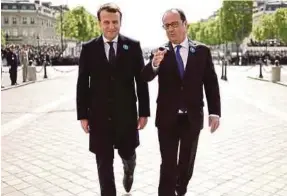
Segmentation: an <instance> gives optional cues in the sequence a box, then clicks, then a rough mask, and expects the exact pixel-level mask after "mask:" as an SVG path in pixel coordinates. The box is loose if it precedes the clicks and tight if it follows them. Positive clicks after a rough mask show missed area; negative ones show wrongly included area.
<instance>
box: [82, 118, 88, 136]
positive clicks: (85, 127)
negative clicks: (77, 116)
mask: <svg viewBox="0 0 287 196" xmlns="http://www.w3.org/2000/svg"><path fill="white" fill-rule="evenodd" d="M81 126H82V128H83V130H84V131H85V132H86V133H89V121H88V119H82V120H81Z"/></svg>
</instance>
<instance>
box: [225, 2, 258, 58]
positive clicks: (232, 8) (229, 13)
mask: <svg viewBox="0 0 287 196" xmlns="http://www.w3.org/2000/svg"><path fill="white" fill-rule="evenodd" d="M252 9H253V1H251V0H241V1H223V6H222V10H221V13H220V17H221V24H222V34H223V35H224V40H225V41H226V42H235V43H236V46H237V56H238V52H239V45H240V43H241V42H242V41H243V39H244V38H245V37H247V36H249V34H250V32H251V30H252Z"/></svg>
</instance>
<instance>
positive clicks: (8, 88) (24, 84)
mask: <svg viewBox="0 0 287 196" xmlns="http://www.w3.org/2000/svg"><path fill="white" fill-rule="evenodd" d="M59 77H61V76H56V77H53V78H47V79H41V80H36V81H29V82H25V83H21V84H18V85H15V86H8V87H4V88H1V91H6V90H10V89H14V88H19V87H22V86H26V85H29V84H34V83H38V82H44V81H49V80H54V79H57V78H59Z"/></svg>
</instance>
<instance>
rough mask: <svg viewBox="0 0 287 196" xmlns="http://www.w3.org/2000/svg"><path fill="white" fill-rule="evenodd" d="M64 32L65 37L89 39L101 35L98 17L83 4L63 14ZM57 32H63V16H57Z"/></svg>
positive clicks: (80, 39) (81, 39)
mask: <svg viewBox="0 0 287 196" xmlns="http://www.w3.org/2000/svg"><path fill="white" fill-rule="evenodd" d="M62 22H63V24H62V27H63V28H62V32H63V35H64V37H65V38H74V39H76V40H78V41H87V40H89V39H91V38H93V37H96V36H97V35H99V27H98V23H97V21H96V18H95V17H94V16H93V15H91V14H90V13H89V12H87V11H86V9H85V8H84V7H82V6H80V7H76V8H74V9H72V10H70V11H67V12H65V13H64V14H63V20H62ZM57 32H58V34H61V16H59V17H58V18H57Z"/></svg>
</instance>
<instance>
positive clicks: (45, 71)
mask: <svg viewBox="0 0 287 196" xmlns="http://www.w3.org/2000/svg"><path fill="white" fill-rule="evenodd" d="M39 40H40V38H39V35H37V41H38V55H39V57H38V58H39V62H41V59H40V57H41V54H40V43H39ZM44 78H48V76H47V69H46V63H45V62H44Z"/></svg>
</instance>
